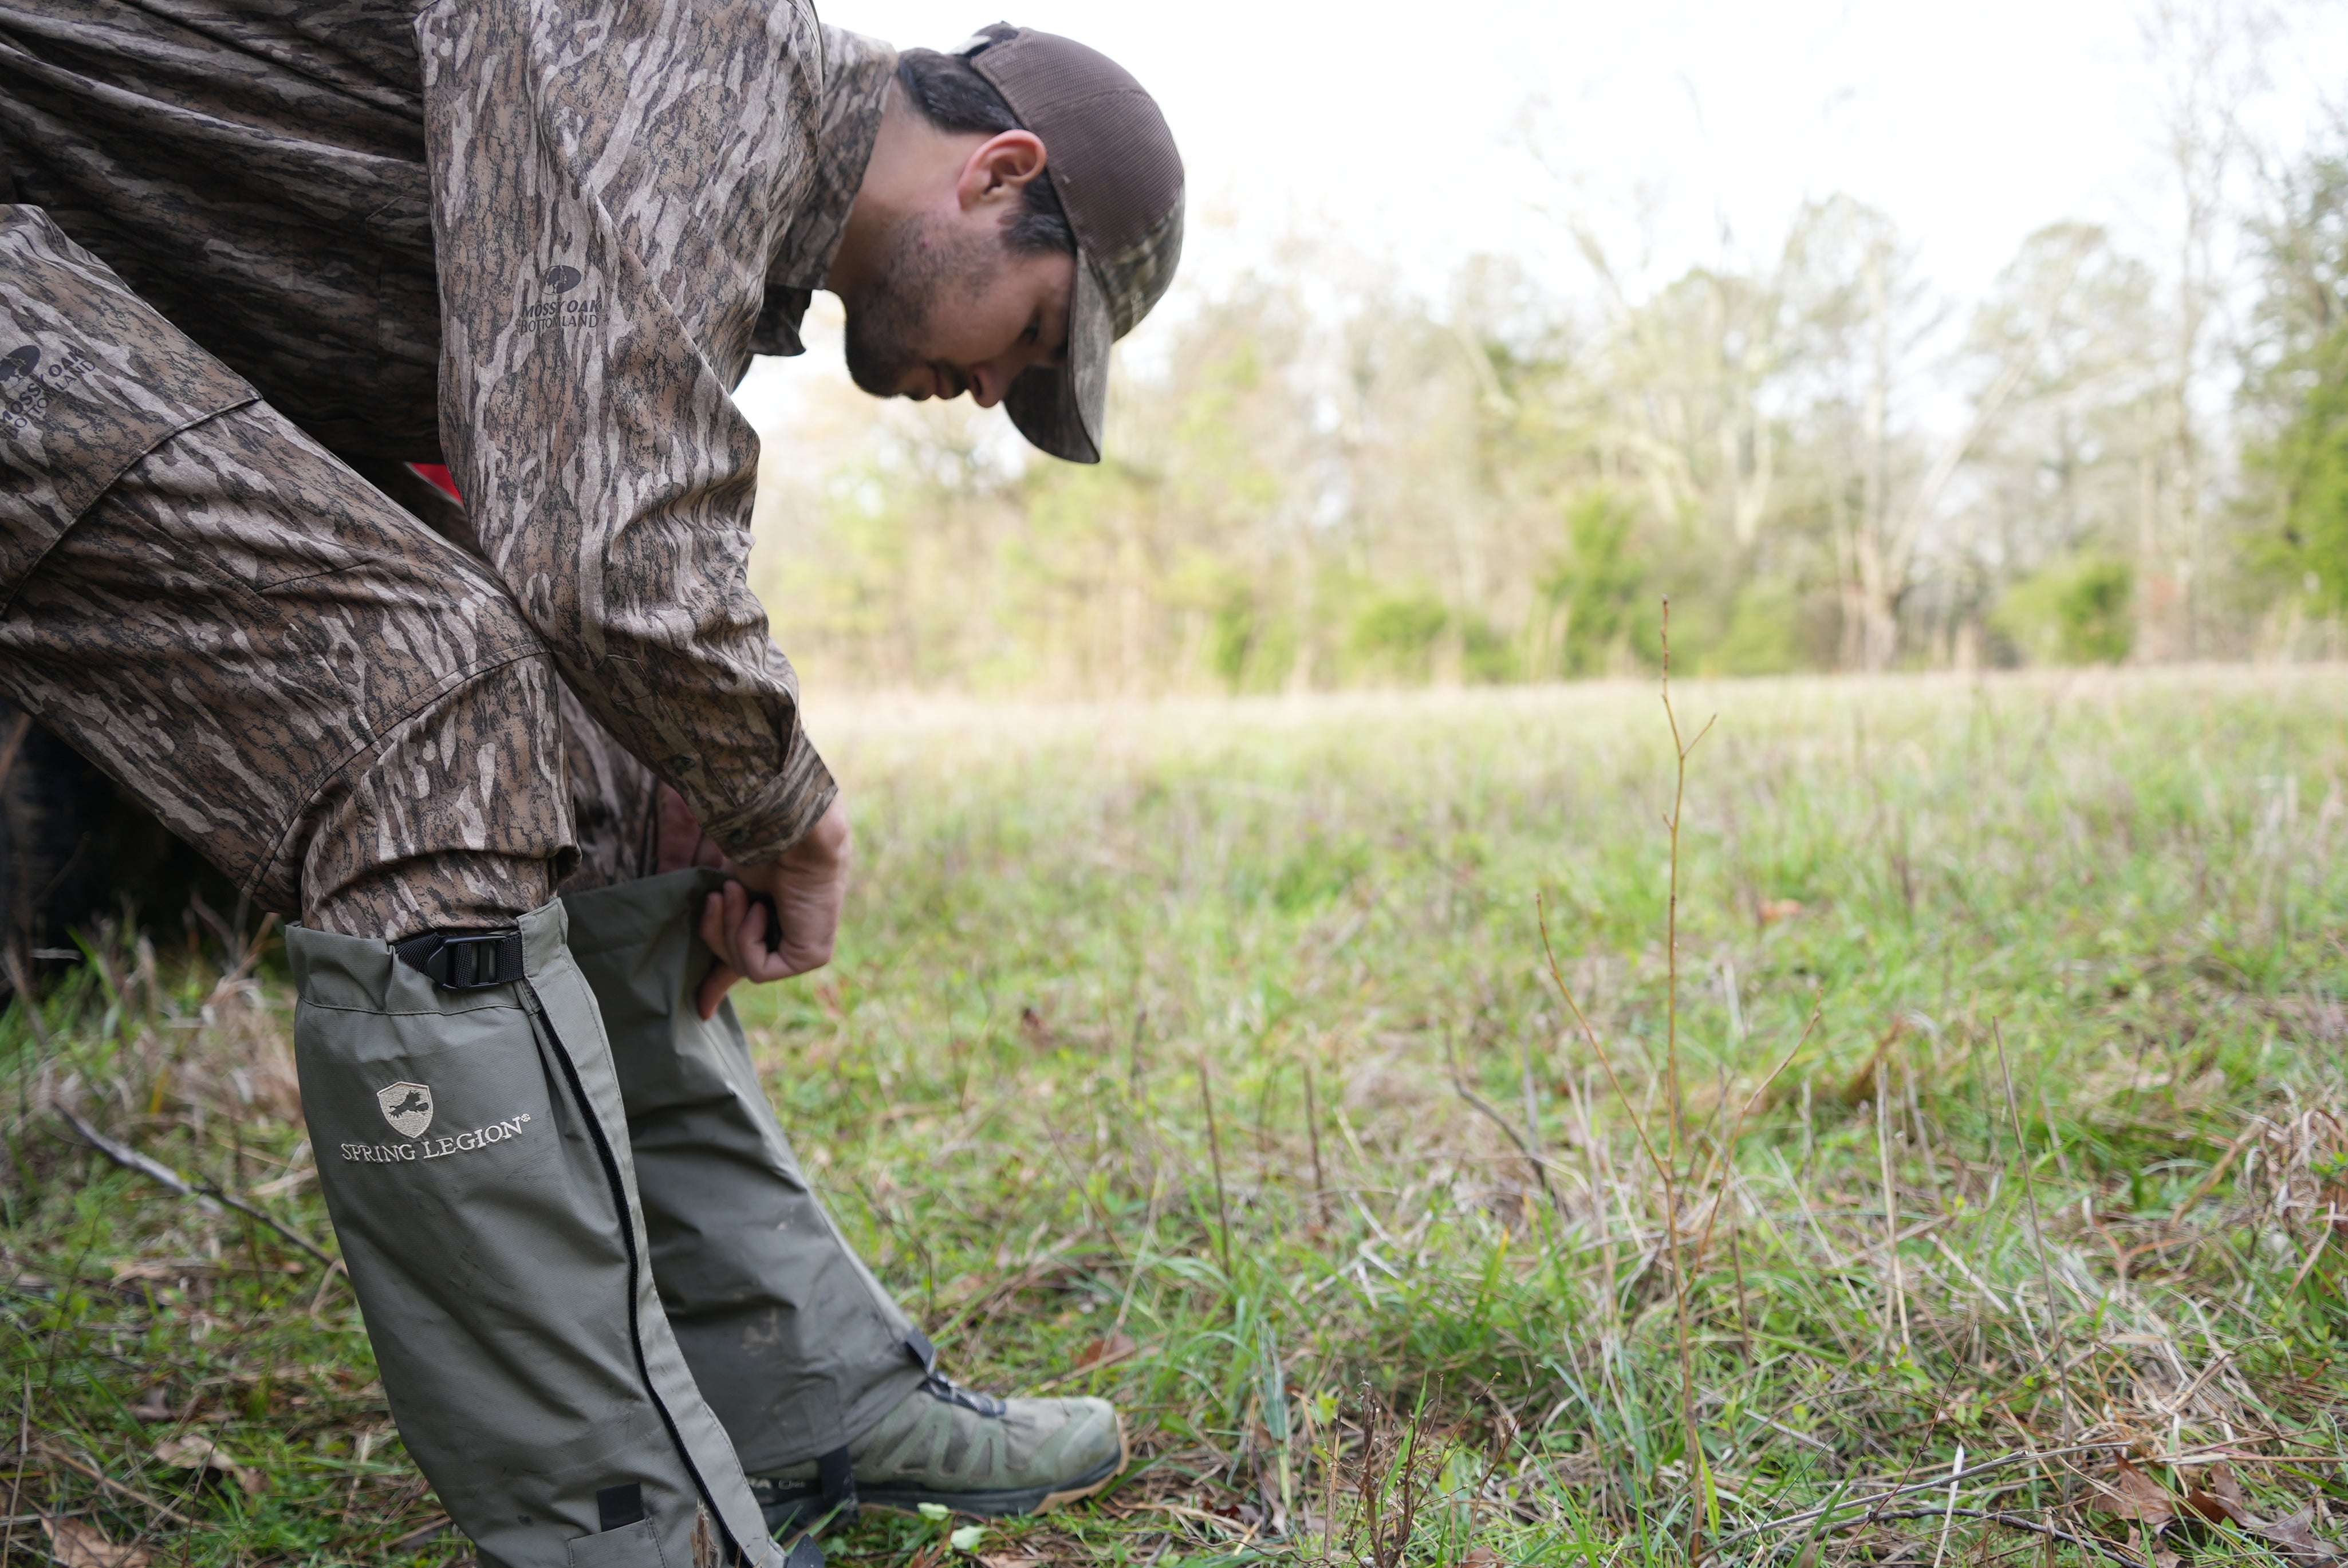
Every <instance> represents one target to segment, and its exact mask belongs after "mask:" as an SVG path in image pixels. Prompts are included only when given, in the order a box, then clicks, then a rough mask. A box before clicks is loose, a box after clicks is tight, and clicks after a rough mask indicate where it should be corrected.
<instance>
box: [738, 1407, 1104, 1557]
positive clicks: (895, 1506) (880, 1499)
mask: <svg viewBox="0 0 2348 1568" xmlns="http://www.w3.org/2000/svg"><path fill="white" fill-rule="evenodd" d="M1132 1462H1133V1443H1132V1439H1130V1438H1128V1436H1127V1435H1126V1430H1125V1413H1124V1412H1123V1411H1119V1412H1118V1413H1117V1457H1116V1458H1115V1459H1113V1460H1106V1461H1104V1462H1103V1463H1102V1464H1100V1465H1099V1466H1097V1468H1095V1469H1093V1470H1087V1471H1086V1472H1085V1473H1084V1474H1083V1475H1081V1476H1078V1477H1076V1480H1074V1481H1072V1482H1070V1483H1068V1484H1066V1485H1063V1486H1031V1487H1019V1488H1015V1489H1010V1490H1005V1491H928V1490H926V1489H923V1488H921V1487H891V1486H869V1487H868V1486H859V1487H858V1488H857V1489H856V1501H857V1506H858V1507H860V1508H874V1509H887V1510H889V1511H891V1512H894V1513H918V1512H920V1511H921V1507H922V1504H923V1503H925V1502H927V1503H933V1504H935V1505H937V1506H939V1507H941V1508H949V1509H952V1510H953V1511H954V1512H956V1513H967V1514H973V1515H976V1516H977V1517H979V1518H981V1519H1007V1518H1012V1517H1014V1516H1020V1515H1028V1516H1032V1515H1036V1514H1045V1513H1049V1512H1051V1511H1053V1510H1054V1509H1056V1508H1059V1507H1061V1506H1063V1505H1064V1504H1066V1503H1071V1502H1076V1501H1081V1500H1083V1499H1085V1498H1087V1497H1090V1496H1092V1495H1093V1494H1094V1493H1096V1492H1097V1491H1101V1490H1102V1489H1103V1488H1105V1487H1107V1485H1108V1483H1109V1482H1111V1481H1113V1480H1116V1479H1117V1477H1119V1476H1121V1475H1123V1474H1124V1473H1125V1471H1126V1469H1127V1467H1128V1465H1130V1464H1131V1463H1132ZM814 1507H815V1500H814V1497H813V1495H812V1493H810V1495H809V1496H808V1499H807V1500H806V1501H799V1500H798V1499H792V1500H790V1501H784V1502H779V1503H777V1504H770V1505H769V1506H768V1508H767V1522H768V1526H769V1528H770V1529H771V1528H774V1527H775V1522H776V1520H777V1517H778V1515H780V1516H781V1517H782V1519H783V1521H784V1527H785V1528H788V1525H789V1523H790V1522H792V1521H793V1520H794V1519H795V1518H796V1517H798V1516H800V1514H801V1511H802V1510H804V1511H809V1512H811V1511H813V1509H814Z"/></svg>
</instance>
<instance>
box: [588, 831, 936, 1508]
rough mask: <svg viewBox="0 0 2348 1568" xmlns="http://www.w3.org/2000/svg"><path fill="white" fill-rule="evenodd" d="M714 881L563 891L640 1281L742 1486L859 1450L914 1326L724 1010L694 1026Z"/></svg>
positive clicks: (706, 960)
mask: <svg viewBox="0 0 2348 1568" xmlns="http://www.w3.org/2000/svg"><path fill="white" fill-rule="evenodd" d="M725 882H726V879H725V878H724V877H723V876H721V875H720V874H719V873H717V872H713V871H685V872H671V873H670V874H668V875H666V876H658V877H646V878H644V879H643V880H642V881H639V882H622V883H620V884H618V885H616V886H613V887H607V888H599V889H596V890H595V891H593V892H584V893H570V894H566V895H565V896H564V898H563V901H562V902H563V903H564V904H565V905H566V906H568V908H569V909H570V912H571V949H572V954H574V955H576V957H577V958H578V961H579V967H580V970H581V971H582V973H583V974H584V975H586V977H587V983H588V984H589V985H592V986H593V987H594V990H595V998H596V1000H597V1001H598V1002H599V1003H600V1004H601V1005H602V1013H603V1024H604V1027H605V1028H606V1029H607V1030H609V1031H610V1034H611V1039H612V1055H613V1060H614V1062H615V1063H616V1064H617V1066H618V1069H619V1079H620V1094H621V1097H622V1099H623V1100H624V1101H625V1102H626V1105H627V1115H628V1136H629V1140H630V1141H631V1142H632V1143H633V1145H634V1149H635V1160H636V1185H637V1191H639V1193H641V1195H642V1197H643V1201H644V1223H645V1227H646V1229H647V1230H648V1231H649V1232H650V1233H651V1235H652V1260H653V1278H654V1283H655V1284H657V1285H658V1286H659V1288H660V1298H661V1304H662V1305H663V1306H664V1307H665V1308H666V1309H667V1311H668V1318H669V1322H670V1324H671V1326H673V1327H674V1328H675V1332H676V1338H677V1343H678V1344H679V1345H680V1346H683V1347H684V1350H685V1360H686V1361H687V1362H688V1363H690V1364H691V1366H692V1367H693V1375H694V1377H695V1379H696V1380H697V1381H698V1382H699V1383H700V1385H701V1388H702V1392H703V1394H704V1395H705V1397H706V1398H708V1400H709V1404H710V1408H712V1409H714V1410H716V1413H717V1418H718V1419H719V1420H721V1421H722V1422H724V1423H725V1426H726V1431H727V1433H728V1434H729V1435H731V1436H732V1438H733V1439H734V1446H735V1449H736V1451H737V1452H738V1453H739V1454H740V1455H741V1457H742V1463H743V1465H744V1467H745V1468H746V1469H747V1470H749V1471H750V1473H751V1474H753V1475H768V1474H772V1473H775V1472H777V1471H779V1470H786V1469H788V1468H789V1467H790V1466H793V1465H797V1464H802V1463H805V1462H807V1461H808V1460H814V1459H816V1458H817V1457H819V1455H822V1454H825V1453H828V1452H829V1451H831V1450H833V1449H843V1448H845V1447H847V1446H848V1445H849V1444H850V1443H851V1442H854V1441H855V1440H856V1439H859V1438H860V1437H862V1436H863V1435H864V1434H865V1433H866V1432H868V1431H870V1429H872V1428H873V1427H875V1426H877V1425H878V1424H879V1423H880V1418H882V1417H883V1416H885V1415H887V1414H888V1413H889V1412H890V1411H891V1409H893V1408H896V1406H897V1404H898V1403H899V1402H900V1401H901V1400H902V1399H904V1398H905V1397H906V1396H908V1395H909V1394H911V1392H912V1391H913V1389H914V1387H916V1386H917V1385H918V1384H919V1383H920V1382H921V1379H922V1366H921V1363H920V1362H919V1360H917V1359H916V1358H915V1357H914V1355H913V1354H912V1353H911V1352H910V1351H909V1350H908V1349H907V1348H906V1338H907V1336H908V1335H909V1334H910V1333H911V1329H912V1325H911V1322H910V1321H909V1320H908V1319H907V1318H906V1316H905V1315H904V1313H903V1312H902V1311H901V1310H900V1309H899V1308H898V1305H897V1304H896V1303H895V1302H894V1301H893V1300H891V1298H890V1296H889V1295H888V1293H887V1292H886V1291H884V1290H882V1289H881V1288H880V1284H878V1283H877V1282H876V1281H875V1280H874V1279H873V1277H872V1275H871V1274H870V1271H868V1270H867V1269H866V1268H865V1266H864V1264H863V1262H862V1261H861V1260H860V1259H859V1258H858V1257H857V1255H856V1254H855V1253H853V1252H851V1251H850V1250H849V1247H848V1244H847V1243H845V1242H844V1241H843V1240H841V1238H840V1235H839V1230H838V1229H837V1228H836V1227H835V1226H834V1225H833V1223H832V1221H831V1218H830V1216H829V1214H827V1213H826V1212H824V1208H823V1205H822V1203H821V1202H819V1201H818V1200H817V1198H816V1195H815V1194H814V1192H812V1191H809V1189H808V1182H807V1178H806V1177H805V1176H804V1175H802V1174H801V1173H800V1171H799V1164H798V1160H797V1158H796V1157H794V1156H793V1154H792V1153H791V1146H790V1141H789V1140H788V1139H787V1138H785V1137H784V1136H783V1130H782V1129H781V1128H780V1127H778V1126H777V1125H776V1122H775V1116H774V1112H773V1110H772V1109H770V1108H769V1107H768V1106H767V1097H766V1094H765V1091H764V1090H762V1089H761V1088H759V1086H758V1078H757V1073H756V1072H755V1071H754V1070H753V1069H752V1068H751V1064H750V1052H749V1047H748V1046H747V1044H746V1043H745V1041H744V1039H743V1037H742V1026H741V1024H740V1023H739V1022H738V1021H737V1020H736V1017H735V1016H734V1006H733V1004H732V1003H730V1002H728V1003H726V1005H724V1006H721V1007H719V1008H718V1010H717V1016H716V1017H714V1018H712V1019H710V1020H709V1021H708V1022H706V1023H704V1022H703V1021H702V1019H701V1017H700V1015H699V1013H698V1012H697V1011H696V1010H695V1006H694V995H695V992H696V991H697V990H698V989H699V988H700V985H701V980H702V977H703V976H704V975H706V974H708V973H709V966H710V964H711V963H712V962H713V960H712V958H711V955H710V953H709V950H708V948H706V947H705V946H704V945H702V942H701V938H700V937H699V935H697V934H696V928H697V926H698V924H699V921H700V916H701V909H702V903H703V901H704V900H705V898H706V897H707V896H708V895H709V893H710V892H713V891H715V890H716V889H717V888H721V887H723V886H724V885H725Z"/></svg>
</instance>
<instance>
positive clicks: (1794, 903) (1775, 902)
mask: <svg viewBox="0 0 2348 1568" xmlns="http://www.w3.org/2000/svg"><path fill="white" fill-rule="evenodd" d="M1759 913H1760V916H1761V923H1762V924H1764V925H1775V924H1776V923H1778V922H1779V921H1781V920H1791V919H1793V918H1794V917H1795V916H1796V915H1798V914H1800V913H1802V901H1801V900H1799V899H1795V898H1769V899H1763V900H1762V901H1761V907H1760V910H1759Z"/></svg>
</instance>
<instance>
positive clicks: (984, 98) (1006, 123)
mask: <svg viewBox="0 0 2348 1568" xmlns="http://www.w3.org/2000/svg"><path fill="white" fill-rule="evenodd" d="M897 81H898V85H900V86H901V87H902V88H904V89H905V96H906V97H907V98H911V100H912V103H913V107H914V108H918V109H920V110H921V111H922V119H926V120H928V121H929V122H930V123H931V124H932V125H933V126H935V127H936V128H937V129H940V130H943V131H953V132H963V131H976V132H977V133H979V134H980V135H982V136H994V135H996V134H997V133H999V132H1002V131H1006V130H1024V129H1026V128H1025V127H1024V126H1022V125H1021V124H1020V123H1019V117H1018V116H1016V115H1014V114H1013V113H1012V112H1011V106H1010V105H1009V104H1007V103H1004V101H1003V95H1002V94H1001V93H998V92H996V91H995V90H994V83H993V82H990V81H988V80H987V79H986V78H985V77H982V76H980V75H979V74H978V72H977V70H976V69H974V68H973V67H972V65H971V63H970V62H969V61H968V60H966V59H964V58H963V57H961V56H960V55H942V54H940V53H938V51H937V50H935V49H907V50H906V51H905V52H904V53H903V54H901V55H900V56H898V57H897ZM1022 195H1023V197H1024V198H1025V200H1024V201H1023V204H1022V205H1023V208H1024V210H1023V211H1021V212H1020V214H1019V216H1018V217H1016V218H1014V219H1013V220H1012V221H1011V222H1009V223H1007V224H1005V225H1004V236H1003V237H1004V240H1005V241H1006V242H1008V243H1009V244H1010V246H1011V248H1012V249H1013V250H1014V251H1022V252H1025V253H1029V254H1031V255H1032V254H1040V253H1045V252H1049V251H1059V252H1063V253H1068V254H1074V253H1075V252H1076V231H1075V230H1073V229H1071V228H1069V227H1068V215H1067V214H1066V212H1064V211H1061V210H1060V193H1059V192H1058V191H1055V190H1053V189H1052V171H1051V170H1048V169H1046V170H1042V171H1041V172H1039V173H1038V174H1037V175H1036V176H1035V179H1033V180H1030V181H1027V184H1026V187H1025V190H1024V191H1023V192H1022Z"/></svg>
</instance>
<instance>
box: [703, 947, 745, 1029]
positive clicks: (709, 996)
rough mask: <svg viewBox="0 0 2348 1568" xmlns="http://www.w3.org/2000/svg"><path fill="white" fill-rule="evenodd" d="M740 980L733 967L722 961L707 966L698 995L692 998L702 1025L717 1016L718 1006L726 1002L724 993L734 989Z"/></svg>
mask: <svg viewBox="0 0 2348 1568" xmlns="http://www.w3.org/2000/svg"><path fill="white" fill-rule="evenodd" d="M741 978H742V976H740V975H736V973H734V968H733V965H729V964H727V963H726V962H725V961H724V960H723V959H720V960H719V961H718V962H717V963H716V964H713V965H710V966H709V973H708V974H707V975H705V976H703V978H702V982H701V992H700V995H697V996H695V998H694V1006H695V1007H696V1008H698V1009H699V1010H700V1013H701V1021H702V1022H703V1023H707V1022H708V1021H709V1020H710V1019H712V1018H714V1017H716V1016H717V1006H718V1004H719V1003H721V1002H723V1001H725V1000H726V992H728V991H731V990H732V989H734V985H735V982H736V981H738V980H740V979H741Z"/></svg>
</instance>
